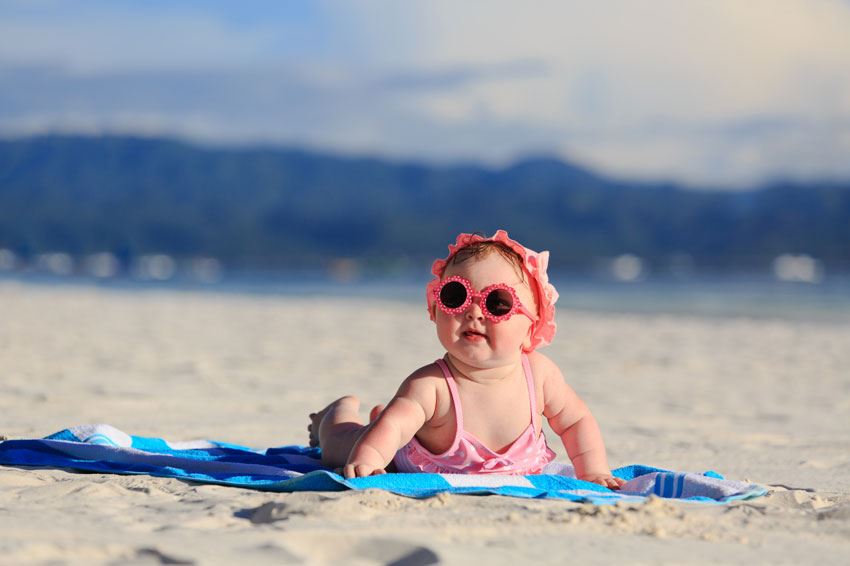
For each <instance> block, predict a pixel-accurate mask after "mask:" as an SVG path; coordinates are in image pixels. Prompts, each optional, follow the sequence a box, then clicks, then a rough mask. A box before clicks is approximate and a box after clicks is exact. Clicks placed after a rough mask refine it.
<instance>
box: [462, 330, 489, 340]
mask: <svg viewBox="0 0 850 566" xmlns="http://www.w3.org/2000/svg"><path fill="white" fill-rule="evenodd" d="M463 337H464V338H467V339H468V340H482V339H485V338H487V335H486V334H484V333H483V332H477V331H475V330H464V331H463Z"/></svg>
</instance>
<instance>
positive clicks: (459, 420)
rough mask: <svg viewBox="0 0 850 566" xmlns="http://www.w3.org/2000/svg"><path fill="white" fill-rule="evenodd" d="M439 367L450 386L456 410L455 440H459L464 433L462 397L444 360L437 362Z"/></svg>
mask: <svg viewBox="0 0 850 566" xmlns="http://www.w3.org/2000/svg"><path fill="white" fill-rule="evenodd" d="M437 365H438V366H440V369H441V370H442V371H443V377H445V378H446V384H447V385H448V386H449V395H451V397H452V406H453V407H454V409H455V425H456V426H455V439H457V437H458V436H460V435H461V432H462V431H463V409H461V408H460V395H459V394H458V392H457V384H456V383H455V378H454V376H453V375H452V370H451V369H450V368H449V365H448V364H447V363H446V362H445V360H442V359H439V360H437Z"/></svg>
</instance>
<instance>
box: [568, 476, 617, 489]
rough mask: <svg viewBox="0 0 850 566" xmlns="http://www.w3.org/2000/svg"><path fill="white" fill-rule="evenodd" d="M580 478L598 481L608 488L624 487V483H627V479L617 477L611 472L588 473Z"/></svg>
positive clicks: (593, 481)
mask: <svg viewBox="0 0 850 566" xmlns="http://www.w3.org/2000/svg"><path fill="white" fill-rule="evenodd" d="M578 479H580V480H584V481H589V482H592V483H598V484H599V485H601V486H603V487H607V488H608V489H620V488H621V487H623V484H624V483H626V480H622V479H620V478H615V477H614V476H612V475H611V474H586V475H584V476H581V477H580V478H578Z"/></svg>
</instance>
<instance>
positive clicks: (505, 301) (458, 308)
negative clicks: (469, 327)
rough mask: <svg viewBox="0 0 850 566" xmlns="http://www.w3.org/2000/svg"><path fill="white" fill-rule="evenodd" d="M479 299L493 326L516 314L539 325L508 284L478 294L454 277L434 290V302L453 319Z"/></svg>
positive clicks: (500, 284)
mask: <svg viewBox="0 0 850 566" xmlns="http://www.w3.org/2000/svg"><path fill="white" fill-rule="evenodd" d="M475 299H479V300H480V301H481V312H482V313H483V314H484V318H486V319H487V320H490V321H492V322H501V321H503V320H508V319H509V318H511V317H512V316H513V315H515V314H516V313H521V314H524V315H525V316H527V317H528V318H530V319H531V320H532V322H537V317H536V316H534V313H532V312H531V311H530V310H528V309H527V308H526V307H525V305H523V304H522V302H520V300H519V297H517V295H516V291H515V290H514V288H513V287H511V286H510V285H507V284H506V283H495V284H493V285H488V286H487V287H485V288H484V289H481V291H480V292H477V293H476V292H475V290H473V288H472V283H470V282H469V281H468V280H467V279H464V278H463V277H460V276H459V275H452V276H451V277H446V278H445V279H443V280H442V281H441V282H440V284H439V285H438V286H437V287H436V289H434V301H435V302H436V303H437V306H438V307H440V310H441V311H443V312H444V313H446V314H449V315H457V314H461V313H464V312H466V310H467V309H468V308H469V307H470V305H472V301H474V300H475Z"/></svg>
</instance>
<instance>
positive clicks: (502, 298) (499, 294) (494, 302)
mask: <svg viewBox="0 0 850 566" xmlns="http://www.w3.org/2000/svg"><path fill="white" fill-rule="evenodd" d="M484 304H485V306H486V307H487V311H488V312H489V313H490V314H492V315H493V316H504V315H506V314H508V313H509V312H511V309H512V308H513V306H514V298H513V296H511V294H510V293H509V292H508V291H505V290H504V289H494V290H492V291H490V292H489V293H487V298H486V299H485V301H484Z"/></svg>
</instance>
